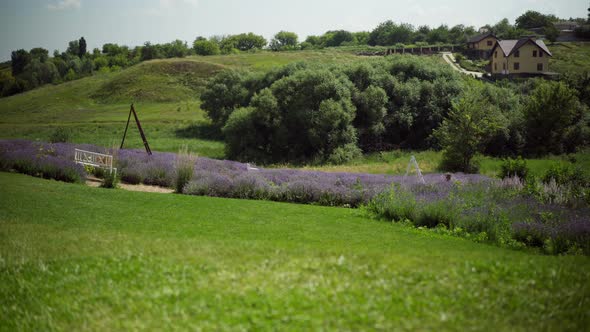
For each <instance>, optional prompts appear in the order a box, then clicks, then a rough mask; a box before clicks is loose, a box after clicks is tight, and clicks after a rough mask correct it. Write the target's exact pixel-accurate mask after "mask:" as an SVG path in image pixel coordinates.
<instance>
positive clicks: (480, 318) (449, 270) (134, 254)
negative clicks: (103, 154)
mask: <svg viewBox="0 0 590 332" xmlns="http://www.w3.org/2000/svg"><path fill="white" fill-rule="evenodd" d="M0 182H1V183H2V184H3V185H2V186H0V197H2V199H1V200H0V330H6V331H14V330H81V329H84V330H113V329H114V330H129V329H167V330H170V329H178V328H183V329H204V330H216V329H250V330H276V329H279V330H309V329H313V330H317V329H334V330H342V329H345V330H368V329H370V330H374V329H377V330H392V329H400V330H416V329H428V330H491V329H493V330H512V331H525V330H527V331H528V330H578V331H579V330H583V329H585V328H584V326H586V327H587V326H588V325H589V324H590V313H589V311H588V309H587V308H588V305H589V304H590V288H589V286H588V280H589V278H590V272H589V271H590V259H589V258H588V257H582V256H566V257H559V256H541V255H537V254H533V253H530V252H524V251H523V252H520V251H512V250H506V249H502V248H497V247H493V246H489V245H483V244H476V243H473V242H470V241H468V240H464V239H460V238H454V237H448V236H445V235H439V234H435V233H432V232H429V231H422V230H416V229H412V228H410V227H407V226H404V225H400V224H391V223H387V222H382V221H374V220H370V219H368V218H366V217H364V216H363V215H362V214H361V212H359V211H358V210H352V209H344V208H327V207H318V206H301V205H293V204H285V203H274V202H266V201H247V200H232V199H219V198H208V197H192V196H181V195H166V194H149V193H137V192H126V191H122V190H108V189H98V188H90V187H86V186H82V185H73V184H65V183H59V182H55V181H47V180H41V179H37V178H32V177H28V176H24V175H18V174H9V173H0Z"/></svg>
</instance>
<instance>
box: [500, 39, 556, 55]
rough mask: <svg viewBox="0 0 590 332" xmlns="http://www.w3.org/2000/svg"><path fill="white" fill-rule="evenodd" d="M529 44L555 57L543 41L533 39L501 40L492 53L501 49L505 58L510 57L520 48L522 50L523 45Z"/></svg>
mask: <svg viewBox="0 0 590 332" xmlns="http://www.w3.org/2000/svg"><path fill="white" fill-rule="evenodd" d="M528 42H531V43H533V44H535V45H537V46H538V47H539V48H540V49H541V50H543V52H545V53H547V55H549V56H553V54H551V52H550V51H549V49H548V48H547V45H545V43H544V42H543V41H542V40H536V39H533V38H522V39H518V40H516V39H510V40H499V41H498V42H497V43H496V45H494V47H493V48H492V53H493V52H494V49H495V48H496V47H500V49H501V50H502V52H503V53H504V56H510V55H511V54H512V53H514V52H516V51H517V50H518V49H519V48H521V47H522V46H523V45H525V44H526V43H528Z"/></svg>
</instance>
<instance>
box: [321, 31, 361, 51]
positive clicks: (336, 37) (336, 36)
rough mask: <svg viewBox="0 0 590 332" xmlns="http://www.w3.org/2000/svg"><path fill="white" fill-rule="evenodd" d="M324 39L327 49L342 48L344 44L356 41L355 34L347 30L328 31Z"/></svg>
mask: <svg viewBox="0 0 590 332" xmlns="http://www.w3.org/2000/svg"><path fill="white" fill-rule="evenodd" d="M324 38H325V46H327V47H335V46H340V45H342V43H346V42H353V41H354V36H353V34H352V33H350V32H349V31H346V30H336V31H328V32H326V33H325V34H324Z"/></svg>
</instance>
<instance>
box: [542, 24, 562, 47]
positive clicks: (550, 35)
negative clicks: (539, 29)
mask: <svg viewBox="0 0 590 332" xmlns="http://www.w3.org/2000/svg"><path fill="white" fill-rule="evenodd" d="M543 34H544V35H545V37H546V38H547V39H548V40H549V41H550V42H552V43H554V42H555V41H556V40H557V37H559V30H557V28H556V27H555V26H554V25H553V23H549V24H548V25H547V26H545V28H543Z"/></svg>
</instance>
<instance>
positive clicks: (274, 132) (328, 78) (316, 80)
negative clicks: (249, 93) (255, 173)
mask: <svg viewBox="0 0 590 332" xmlns="http://www.w3.org/2000/svg"><path fill="white" fill-rule="evenodd" d="M350 88H351V84H350V81H348V80H347V79H346V77H345V76H342V75H335V74H334V73H332V72H331V71H329V70H326V69H314V70H301V71H298V72H296V73H295V74H293V75H290V76H286V77H283V78H281V79H279V80H277V81H275V82H274V83H273V84H272V86H271V87H270V88H268V89H265V90H262V91H261V92H260V93H259V94H257V95H256V96H255V97H254V98H253V99H252V103H251V107H252V109H250V110H242V111H238V112H234V113H233V114H232V115H231V116H230V118H229V120H228V122H227V125H226V126H225V127H224V129H223V131H224V134H225V135H226V137H228V138H229V140H228V141H227V143H228V144H227V145H228V152H229V153H230V157H232V158H236V159H239V160H249V159H254V161H261V162H284V161H292V162H305V161H307V162H309V161H312V162H326V161H339V162H342V161H343V160H342V159H343V158H344V159H345V158H348V157H350V156H353V155H355V154H357V153H358V148H356V145H355V142H356V131H355V129H354V127H353V126H352V120H353V118H354V114H355V108H354V106H353V105H352V103H351V99H350V98H351V96H350ZM240 137H241V139H239V138H240ZM243 142H247V143H248V145H247V146H246V145H245V144H244V143H243ZM234 144H238V146H234Z"/></svg>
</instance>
